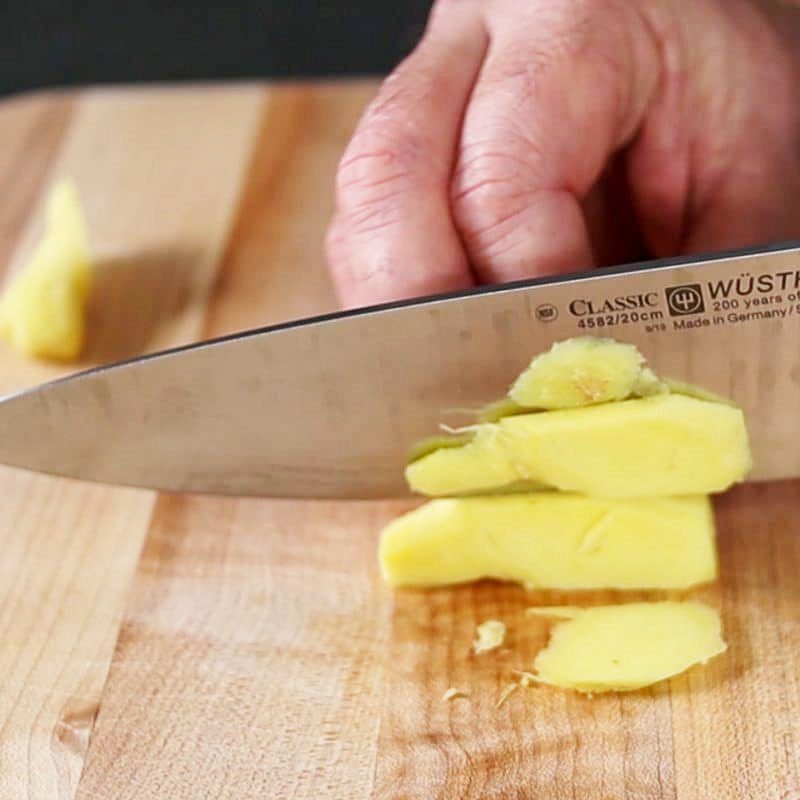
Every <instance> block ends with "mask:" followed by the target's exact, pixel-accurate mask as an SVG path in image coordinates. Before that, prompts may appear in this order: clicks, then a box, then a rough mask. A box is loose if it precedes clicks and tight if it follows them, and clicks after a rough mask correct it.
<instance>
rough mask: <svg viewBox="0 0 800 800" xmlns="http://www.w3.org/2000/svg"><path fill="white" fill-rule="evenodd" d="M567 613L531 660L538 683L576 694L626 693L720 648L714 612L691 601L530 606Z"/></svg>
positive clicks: (544, 611)
mask: <svg viewBox="0 0 800 800" xmlns="http://www.w3.org/2000/svg"><path fill="white" fill-rule="evenodd" d="M535 611H536V613H538V614H540V615H542V616H550V615H553V612H555V614H554V615H555V616H559V617H562V618H564V617H568V619H567V620H566V621H564V622H559V623H557V624H556V625H555V627H554V628H553V631H552V634H551V637H550V642H549V644H548V646H547V647H546V648H545V649H544V650H541V651H540V652H539V654H538V655H537V656H536V660H535V661H534V668H535V670H536V673H537V679H538V680H539V681H540V682H542V683H548V684H551V685H553V686H559V687H561V688H564V689H576V690H577V691H579V692H590V693H591V692H608V691H629V690H634V689H640V688H642V687H644V686H649V685H651V684H653V683H657V682H658V681H661V680H664V679H666V678H669V677H671V676H673V675H677V674H679V673H681V672H683V671H684V670H687V669H688V668H689V667H691V666H693V665H694V664H700V663H705V662H706V661H708V659H710V658H712V657H713V656H715V655H718V654H719V653H722V652H724V651H725V649H726V645H725V642H724V641H723V640H722V634H721V624H720V619H719V615H718V614H717V612H716V611H714V609H712V608H709V607H708V606H705V605H703V604H702V603H693V602H685V603H678V602H671V601H667V602H659V603H629V604H626V605H617V606H596V607H594V608H586V609H576V608H556V609H547V608H542V609H536V610H535Z"/></svg>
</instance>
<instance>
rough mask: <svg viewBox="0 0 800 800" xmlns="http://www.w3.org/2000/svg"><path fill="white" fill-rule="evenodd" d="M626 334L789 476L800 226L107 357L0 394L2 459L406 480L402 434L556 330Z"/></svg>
mask: <svg viewBox="0 0 800 800" xmlns="http://www.w3.org/2000/svg"><path fill="white" fill-rule="evenodd" d="M576 335H598V336H613V337H614V338H617V339H619V340H620V341H629V342H632V343H634V344H636V345H637V346H638V347H639V348H640V349H641V350H642V352H643V353H644V354H645V356H646V357H647V358H648V360H649V362H650V363H651V364H652V365H653V367H654V369H656V371H657V372H659V373H660V374H663V375H667V376H670V377H674V378H678V379H680V380H685V381H688V382H693V383H698V384H701V385H703V386H704V387H708V388H709V389H711V390H713V391H717V392H719V393H720V394H723V395H726V396H729V397H731V398H733V399H734V400H735V401H736V402H737V403H739V404H740V405H741V406H742V407H743V408H744V410H745V413H746V415H747V419H748V425H749V429H750V432H751V436H752V439H753V442H752V444H753V452H754V458H755V470H754V473H753V477H754V478H755V479H780V478H787V477H794V476H798V475H800V423H798V422H797V420H796V409H797V408H799V407H800V243H798V242H792V243H787V244H781V245H775V246H773V247H769V248H765V249H764V248H762V249H752V250H740V251H735V252H728V253H719V254H714V255H710V256H703V257H699V258H683V259H675V260H662V261H653V262H646V263H642V264H635V265H629V266H624V267H619V268H614V269H610V270H594V271H591V272H584V273H580V274H576V275H571V276H567V277H559V278H546V279H538V280H532V281H524V282H518V283H514V284H505V285H502V286H494V287H487V288H482V289H477V290H470V291H465V292H461V293H456V294H449V295H442V296H436V297H428V298H421V299H417V300H411V301H403V302H399V303H393V304H387V305H383V306H375V307H371V308H365V309H358V310H355V311H344V312H340V313H335V314H328V315H325V316H320V317H314V318H311V319H307V320H299V321H297V322H291V323H286V324H282V325H277V326H272V327H268V328H262V329H258V330H253V331H247V332H244V333H239V334H235V335H232V336H227V337H223V338H220V339H215V340H211V341H207V342H201V343H199V344H194V345H189V346H186V347H181V348H176V349H172V350H167V351H164V352H161V353H155V354H152V355H147V356H144V357H142V358H138V359H134V360H130V361H126V362H122V363H119V364H113V365H110V366H104V367H99V368H96V369H92V370H89V371H87V372H82V373H79V374H77V375H74V376H71V377H68V378H64V379H61V380H58V381H54V382H52V383H48V384H44V385H42V386H39V387H36V388H34V389H30V390H27V391H24V392H21V393H19V394H15V395H11V396H8V397H6V398H3V399H2V401H1V402H0V462H3V463H6V464H8V465H11V466H16V467H22V468H25V469H30V470H35V471H40V472H45V473H49V474H54V475H61V476H67V477H72V478H78V479H84V480H93V481H100V482H104V483H112V484H122V485H129V486H139V487H147V488H155V489H161V490H167V491H186V492H200V493H213V494H235V495H257V496H275V497H308V498H373V497H385V496H398V495H403V494H406V493H407V491H408V490H407V488H406V486H405V484H404V481H403V476H402V472H403V471H402V468H403V466H404V464H405V462H406V460H407V457H408V452H409V449H410V447H411V446H412V445H413V444H414V443H415V442H416V441H418V440H419V439H421V438H424V437H426V436H429V435H431V434H434V433H436V431H437V425H438V424H439V423H440V422H441V421H442V420H443V419H446V420H447V422H448V423H449V424H451V425H453V426H456V425H459V424H463V423H464V422H466V421H469V419H470V416H469V410H470V409H477V408H479V407H480V406H482V405H484V404H485V403H486V402H488V401H490V400H493V399H495V398H497V397H498V396H501V395H502V394H504V392H505V391H506V389H507V388H508V385H509V382H510V381H511V380H512V379H513V378H514V376H515V375H517V374H518V373H519V372H520V371H521V370H522V368H523V367H524V366H525V365H526V364H527V363H528V362H529V361H530V358H531V357H532V356H533V355H534V354H536V353H538V352H540V351H542V350H544V349H547V348H548V347H549V346H550V345H551V344H552V343H553V342H555V341H558V340H561V339H565V338H569V337H571V336H576Z"/></svg>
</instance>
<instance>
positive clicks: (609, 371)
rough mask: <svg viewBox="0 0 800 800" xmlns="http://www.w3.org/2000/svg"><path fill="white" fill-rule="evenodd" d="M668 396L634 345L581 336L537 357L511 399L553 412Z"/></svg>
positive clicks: (515, 387) (519, 380)
mask: <svg viewBox="0 0 800 800" xmlns="http://www.w3.org/2000/svg"><path fill="white" fill-rule="evenodd" d="M666 391H667V387H666V386H665V385H664V384H662V383H661V382H660V381H659V380H658V379H657V378H656V376H655V375H654V374H653V373H652V372H651V371H650V370H649V369H648V368H647V366H646V362H645V359H644V356H643V355H642V354H641V353H640V352H639V350H638V349H637V348H636V347H635V345H632V344H624V343H622V342H617V341H614V340H613V339H600V338H596V337H592V336H578V337H575V338H573V339H567V340H566V341H563V342H556V343H555V344H554V345H553V346H552V347H551V348H550V350H548V351H547V352H546V353H542V354H541V355H538V356H536V358H534V359H533V361H531V364H530V366H529V367H528V368H527V369H526V370H525V371H524V372H523V373H522V374H521V375H520V376H519V377H518V378H517V379H516V381H515V382H514V384H513V386H512V387H511V389H510V390H509V392H508V395H509V398H510V399H511V400H512V401H513V402H514V403H516V404H517V405H518V406H521V407H525V408H540V409H551V410H552V409H561V408H577V407H580V406H587V405H593V404H595V403H608V402H613V401H617V400H627V399H628V398H630V397H633V396H637V395H638V396H641V395H649V394H656V393H659V392H666Z"/></svg>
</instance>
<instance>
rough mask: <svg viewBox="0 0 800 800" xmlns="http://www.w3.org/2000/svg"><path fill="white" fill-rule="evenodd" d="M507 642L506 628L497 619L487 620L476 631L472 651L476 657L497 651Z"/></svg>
mask: <svg viewBox="0 0 800 800" xmlns="http://www.w3.org/2000/svg"><path fill="white" fill-rule="evenodd" d="M505 640H506V626H505V625H504V624H503V623H502V622H500V620H497V619H487V620H486V622H482V623H481V624H480V625H478V627H477V628H476V629H475V641H474V642H473V643H472V651H473V652H474V653H475V655H480V654H481V653H488V652H489V651H490V650H496V649H497V648H498V647H500V646H501V645H502V644H503V642H504V641H505Z"/></svg>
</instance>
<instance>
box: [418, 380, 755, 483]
mask: <svg viewBox="0 0 800 800" xmlns="http://www.w3.org/2000/svg"><path fill="white" fill-rule="evenodd" d="M750 466H751V457H750V449H749V444H748V439H747V429H746V426H745V420H744V415H743V413H742V411H741V409H739V408H737V407H735V406H732V405H727V404H722V403H714V402H707V401H704V400H700V399H697V398H693V397H688V396H685V395H679V394H658V395H655V396H652V397H646V398H640V399H633V400H625V401H622V402H618V403H606V404H602V405H593V406H586V407H581V408H573V409H565V410H561V411H544V412H539V413H532V414H518V415H514V416H510V417H504V418H503V419H500V420H499V421H498V422H496V423H483V424H481V425H478V426H476V429H475V432H474V434H473V437H472V439H471V440H470V441H469V442H467V443H466V444H461V445H460V446H458V447H450V448H445V449H439V450H435V451H433V452H431V453H428V454H427V455H425V456H423V457H422V458H419V459H418V460H416V461H413V462H412V463H410V464H409V465H408V466H407V467H406V479H407V480H408V483H409V485H410V486H411V488H412V489H413V490H415V491H417V492H420V493H422V494H426V495H430V496H442V495H459V494H465V493H474V492H478V491H480V492H487V491H490V490H494V489H497V488H500V487H503V486H507V485H509V484H514V483H516V482H518V481H533V482H535V483H536V484H544V485H546V486H548V487H551V488H554V489H559V490H561V491H568V492H582V493H585V494H588V495H592V496H596V497H609V498H636V497H665V496H677V495H684V494H708V493H713V492H721V491H724V490H725V489H727V488H729V487H730V486H731V485H733V484H734V483H737V482H738V481H741V480H742V479H743V478H744V477H745V476H746V474H747V473H748V471H749V469H750Z"/></svg>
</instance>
